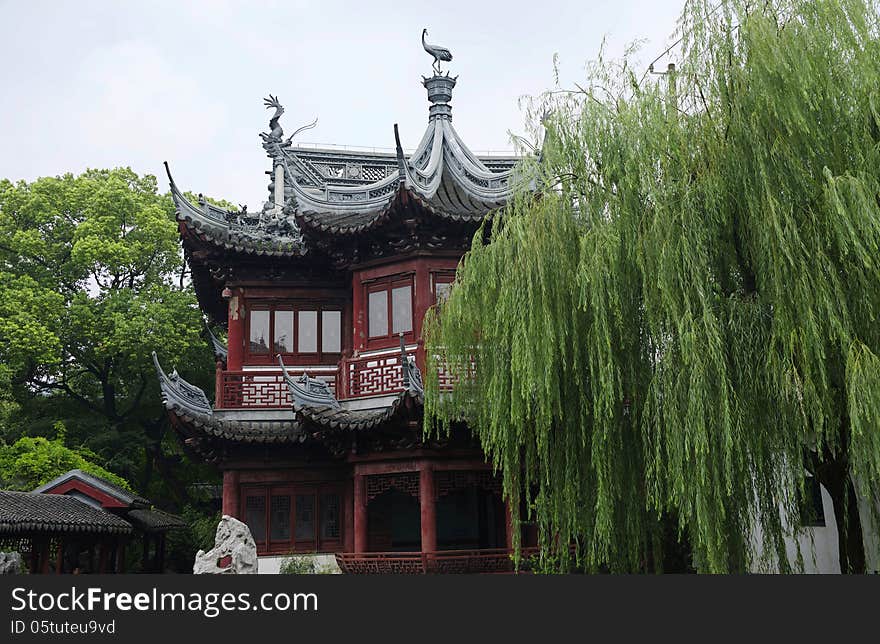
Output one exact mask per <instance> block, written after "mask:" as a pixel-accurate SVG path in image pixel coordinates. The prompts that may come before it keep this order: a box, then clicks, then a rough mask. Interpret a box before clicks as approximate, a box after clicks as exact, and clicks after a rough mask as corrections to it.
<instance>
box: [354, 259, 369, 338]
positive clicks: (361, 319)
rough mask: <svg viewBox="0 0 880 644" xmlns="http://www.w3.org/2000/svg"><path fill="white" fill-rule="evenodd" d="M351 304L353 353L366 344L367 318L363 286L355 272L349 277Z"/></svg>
mask: <svg viewBox="0 0 880 644" xmlns="http://www.w3.org/2000/svg"><path fill="white" fill-rule="evenodd" d="M351 291H352V298H351V301H352V306H351V309H352V311H351V316H352V321H353V324H352V325H351V326H352V339H351V346H352V350H353V351H354V353H358V352H359V351H363V350H364V349H365V348H366V346H367V344H366V342H367V318H366V312H365V311H366V302H364V287H363V285H362V284H361V281H360V278H359V277H358V274H357V273H355V274H354V275H352V278H351Z"/></svg>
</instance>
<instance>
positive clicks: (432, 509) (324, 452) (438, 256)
mask: <svg viewBox="0 0 880 644" xmlns="http://www.w3.org/2000/svg"><path fill="white" fill-rule="evenodd" d="M429 47H430V46H429V45H426V46H425V48H426V50H428V51H429V53H431V54H432V55H434V56H435V59H437V54H436V53H435V52H434V51H433V50H432V49H429ZM435 49H437V48H435ZM449 58H451V55H450V56H449ZM437 60H438V61H439V60H447V58H439V59H437ZM423 85H424V87H425V89H426V90H427V95H428V124H427V128H426V130H425V132H424V135H423V136H422V138H421V141H420V142H419V144H418V146H417V147H416V149H415V151H414V152H412V153H411V154H406V153H404V151H403V148H402V146H401V143H400V136H399V133H398V131H397V126H396V125H395V126H394V137H395V151H394V152H388V153H381V152H355V151H350V150H346V149H344V148H342V149H338V150H336V149H334V150H329V149H313V148H310V147H305V146H297V145H295V144H294V143H293V141H292V139H293V137H294V136H295V135H296V134H297V133H298V132H299V131H300V130H301V129H303V128H300V130H297V132H294V135H292V136H290V137H288V138H285V136H284V132H283V129H282V126H281V123H280V119H281V116H282V114H283V112H284V108H283V106H282V105H281V103H280V102H279V101H278V99H277V98H275V97H273V96H270V97H269V98H268V99H266V100H265V103H266V105H267V107H269V108H270V109H274V110H275V112H274V114H273V116H272V118H271V120H270V123H269V126H270V131H269V132H266V133H262V134H261V135H260V136H261V137H262V144H263V148H264V149H265V151H266V153H267V155H268V157H269V159H270V160H271V171H270V172H268V173H267V174H270V177H271V181H270V183H269V200H268V201H267V202H266V203H265V204H264V206H263V207H262V209H261V210H260V211H259V212H254V213H249V212H247V209H246V208H243V209H242V210H241V211H240V212H230V211H226V210H223V209H221V208H218V207H216V206H214V205H213V204H211V203H208V202H207V200H205V199H204V198H202V197H201V196H200V197H199V199H198V202H197V203H192V202H191V201H190V200H188V199H187V198H186V197H185V196H184V194H183V192H182V191H181V189H180V188H179V187H178V185H177V184H176V182H175V181H174V179H173V178H172V177H171V173H170V171H169V174H168V176H169V181H170V184H171V194H172V196H173V199H174V203H175V205H176V212H177V220H178V222H179V230H180V236H181V240H182V244H183V248H184V252H185V255H186V260H187V262H188V263H189V266H190V268H191V271H192V281H193V285H194V288H195V291H196V294H197V297H198V301H199V305H200V306H201V308H202V310H203V311H204V313H205V314H206V316H207V317H208V319H209V321H210V323H212V324H213V325H215V326H219V327H223V328H225V329H226V332H227V344H224V343H223V342H221V341H220V340H218V339H217V338H216V337H215V336H214V335H213V334H211V341H212V343H213V346H214V350H215V354H216V358H217V367H216V387H215V393H214V402H213V404H212V403H211V401H210V399H209V397H208V396H207V395H206V393H205V392H203V391H202V390H201V389H199V388H197V387H195V386H193V385H191V384H190V383H188V382H186V381H185V380H184V379H183V378H181V377H180V375H179V374H178V373H177V372H176V371H173V372H172V373H170V374H169V373H166V372H165V371H164V370H163V368H162V366H161V365H160V362H159V360H158V359H156V368H157V372H158V375H159V380H160V385H161V393H162V398H163V402H164V405H165V407H166V409H167V411H168V413H169V415H170V417H171V420H172V424H173V426H174V427H175V429H176V431H177V432H178V434H179V435H180V437H181V438H182V440H183V443H184V445H185V446H186V448H187V449H188V451H189V452H190V453H192V454H194V455H195V456H196V457H197V458H199V459H202V460H204V461H207V462H210V463H213V464H214V465H215V466H216V467H217V468H219V469H220V470H221V471H222V473H223V513H224V514H228V515H231V516H234V517H236V518H239V519H241V520H242V521H244V522H246V523H247V525H248V526H249V527H250V529H251V532H252V533H253V536H254V540H255V541H256V543H257V547H258V553H259V554H260V555H261V564H260V565H261V569H262V570H264V571H266V570H272V569H273V568H275V567H277V565H278V560H279V559H280V556H282V555H289V554H300V553H302V554H304V555H305V554H310V553H312V554H314V553H316V554H318V555H322V556H324V559H325V560H329V561H331V562H334V563H335V565H338V566H339V568H341V570H342V571H343V572H489V571H506V570H510V569H511V559H510V556H509V555H510V552H511V545H512V527H511V525H510V520H509V517H510V514H509V512H508V510H507V508H506V507H505V503H504V501H503V499H502V495H501V485H500V480H499V479H498V478H497V477H495V476H494V475H493V472H492V468H491V466H490V465H489V464H488V463H487V462H486V458H485V456H484V454H483V452H482V451H481V449H480V447H479V444H478V443H477V442H476V441H475V439H474V438H473V437H472V436H471V434H470V432H469V431H468V430H467V428H466V427H461V428H459V429H458V430H457V431H453V432H452V434H451V435H450V436H448V437H445V438H443V439H427V438H426V437H425V436H424V434H423V430H422V415H423V393H424V392H423V389H422V386H421V382H422V380H421V373H422V372H423V370H424V368H425V353H424V347H423V343H422V320H423V318H424V315H425V313H426V311H427V310H428V309H429V308H430V307H432V306H434V305H435V304H436V303H437V302H439V301H441V300H442V299H443V297H444V296H445V294H446V293H447V292H448V289H449V288H450V285H451V283H452V282H453V280H454V278H455V270H456V267H457V265H458V263H459V261H460V259H461V257H462V256H463V254H464V253H465V252H466V250H467V249H468V248H469V246H470V242H471V239H472V237H473V235H474V233H475V232H476V230H477V228H478V227H479V226H480V224H481V222H482V221H483V218H484V217H485V216H486V215H487V214H489V213H490V212H492V211H494V210H497V209H499V208H502V207H504V205H505V203H506V202H507V200H508V199H509V198H510V196H511V194H512V191H513V189H514V187H515V184H516V182H517V181H518V175H517V170H516V163H517V161H518V159H517V158H516V157H514V156H508V157H479V156H477V155H475V154H474V153H472V152H471V151H470V150H469V149H468V147H467V146H466V145H465V143H464V141H462V140H461V138H460V137H459V135H458V134H457V133H456V131H455V128H454V127H453V125H452V106H451V101H452V92H453V89H454V88H455V85H456V78H455V77H450V76H449V74H448V72H447V73H446V74H441V73H440V71H439V67H438V66H437V65H435V68H434V75H433V76H431V77H430V78H424V79H423ZM307 127H308V126H307ZM166 169H167V164H166ZM209 333H210V330H209ZM155 358H156V357H155V356H154V359H155ZM529 536H530V535H525V540H524V543H525V544H527V545H528V544H529V542H530V539H529Z"/></svg>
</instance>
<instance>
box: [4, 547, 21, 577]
mask: <svg viewBox="0 0 880 644" xmlns="http://www.w3.org/2000/svg"><path fill="white" fill-rule="evenodd" d="M22 570H24V560H23V559H22V558H21V554H19V553H17V552H0V575H18V574H21V572H22Z"/></svg>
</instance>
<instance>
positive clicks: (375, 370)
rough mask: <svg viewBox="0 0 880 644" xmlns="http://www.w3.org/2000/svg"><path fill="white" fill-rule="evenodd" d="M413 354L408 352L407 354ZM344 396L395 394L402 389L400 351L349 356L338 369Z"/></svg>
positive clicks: (359, 396)
mask: <svg viewBox="0 0 880 644" xmlns="http://www.w3.org/2000/svg"><path fill="white" fill-rule="evenodd" d="M410 355H415V354H414V353H408V354H407V356H410ZM339 373H340V376H341V378H342V380H343V382H342V383H340V384H341V385H342V386H341V387H340V389H341V391H342V392H344V393H343V394H342V395H343V397H344V398H361V397H365V396H380V395H386V394H396V393H399V392H401V391H403V370H402V369H401V361H400V353H392V354H386V355H379V356H367V357H358V358H349V359H348V360H343V361H342V368H341V369H340V370H339Z"/></svg>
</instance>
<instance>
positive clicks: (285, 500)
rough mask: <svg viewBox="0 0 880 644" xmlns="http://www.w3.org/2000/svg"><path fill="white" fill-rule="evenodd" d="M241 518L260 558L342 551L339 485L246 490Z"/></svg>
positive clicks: (340, 491)
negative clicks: (283, 554)
mask: <svg viewBox="0 0 880 644" xmlns="http://www.w3.org/2000/svg"><path fill="white" fill-rule="evenodd" d="M241 499H242V516H243V517H244V522H245V523H247V525H248V527H249V528H250V530H251V534H252V535H253V537H254V541H255V542H256V544H257V551H258V552H259V553H261V554H266V553H274V552H335V551H338V550H340V549H341V548H342V511H341V508H342V489H341V486H340V485H339V484H338V483H325V484H294V485H263V486H245V487H243V488H242V491H241Z"/></svg>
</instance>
